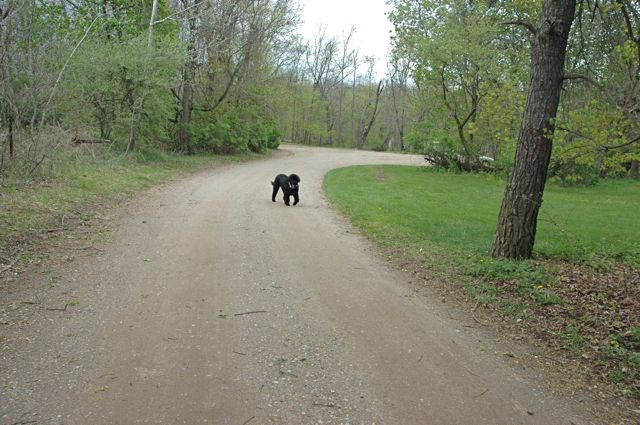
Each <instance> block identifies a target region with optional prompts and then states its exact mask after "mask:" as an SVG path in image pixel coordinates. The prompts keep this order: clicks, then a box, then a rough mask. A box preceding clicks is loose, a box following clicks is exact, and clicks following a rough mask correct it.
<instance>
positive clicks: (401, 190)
mask: <svg viewBox="0 0 640 425" xmlns="http://www.w3.org/2000/svg"><path fill="white" fill-rule="evenodd" d="M325 187H326V192H327V195H328V197H329V199H330V200H331V201H332V202H333V203H335V205H336V206H337V207H338V208H339V209H340V210H341V211H342V212H344V213H345V214H346V215H347V216H348V217H349V218H351V219H352V220H353V222H354V223H355V224H356V225H358V226H360V227H361V228H362V229H363V230H364V231H365V232H366V233H367V234H369V235H371V236H372V237H374V238H375V239H377V240H378V241H380V242H382V243H388V244H396V243H406V242H413V243H429V244H431V246H432V247H433V248H436V249H442V250H446V251H451V252H455V253H458V254H473V255H483V254H486V253H487V252H488V250H489V247H490V245H491V241H492V239H493V235H494V232H495V228H496V223H497V217H498V211H499V209H500V202H501V200H502V195H503V192H504V187H505V182H504V181H503V180H501V179H498V178H495V177H493V176H486V175H470V174H451V173H443V172H439V171H437V170H433V169H428V168H423V167H420V168H416V167H406V166H357V167H349V168H342V169H338V170H333V171H331V172H330V173H329V174H328V175H327V176H326V179H325ZM639 211H640V182H636V181H627V180H625V181H622V180H618V181H606V182H602V183H600V184H598V185H596V186H593V187H572V188H566V187H559V186H555V185H548V186H547V189H546V190H545V194H544V202H543V206H542V208H541V210H540V215H539V220H538V222H539V224H538V233H537V236H536V245H535V255H536V256H542V257H551V258H558V259H564V260H570V261H585V262H589V261H593V259H594V258H602V257H605V258H608V259H611V258H616V259H623V260H625V261H630V262H638V256H639V255H640V213H639Z"/></svg>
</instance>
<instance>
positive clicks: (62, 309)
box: [46, 303, 69, 311]
mask: <svg viewBox="0 0 640 425" xmlns="http://www.w3.org/2000/svg"><path fill="white" fill-rule="evenodd" d="M67 307H69V303H66V304H65V305H64V307H63V308H47V309H46V310H48V311H67Z"/></svg>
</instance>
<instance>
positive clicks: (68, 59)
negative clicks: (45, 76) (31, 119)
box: [40, 16, 98, 127]
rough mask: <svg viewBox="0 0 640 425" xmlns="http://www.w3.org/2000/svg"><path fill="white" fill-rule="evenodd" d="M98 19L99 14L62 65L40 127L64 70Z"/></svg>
mask: <svg viewBox="0 0 640 425" xmlns="http://www.w3.org/2000/svg"><path fill="white" fill-rule="evenodd" d="M97 20H98V16H96V17H95V18H94V19H93V21H91V24H90V25H89V27H87V29H86V31H85V32H84V35H83V36H82V38H81V39H80V41H78V44H76V47H74V48H73V50H72V51H71V54H70V55H69V57H68V58H67V61H66V62H65V63H64V65H63V66H62V69H61V70H60V73H59V74H58V79H57V80H56V82H55V84H54V85H53V88H52V89H51V93H50V94H49V99H47V103H46V104H45V105H44V108H43V109H42V118H41V119H40V127H42V126H43V125H44V120H45V118H46V117H47V108H48V107H49V104H50V103H51V100H52V99H53V95H54V94H55V93H56V89H57V88H58V84H60V80H62V75H63V74H64V71H65V70H66V69H67V66H69V62H71V58H73V55H74V54H75V53H76V51H77V50H78V48H79V47H80V45H81V44H82V42H83V41H84V39H85V38H87V35H89V31H91V28H92V27H93V24H95V23H96V21H97Z"/></svg>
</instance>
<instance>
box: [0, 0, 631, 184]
mask: <svg viewBox="0 0 640 425" xmlns="http://www.w3.org/2000/svg"><path fill="white" fill-rule="evenodd" d="M541 3H542V2H541V1H495V0H487V1H469V0H450V1H428V0H390V1H389V5H390V7H391V13H390V15H389V19H390V20H391V21H392V22H393V24H394V26H395V35H394V36H393V47H392V51H390V52H389V66H388V68H389V69H388V73H387V75H385V76H377V75H375V73H374V72H373V69H374V67H373V66H374V60H373V59H372V58H370V57H366V56H362V55H361V54H360V53H359V51H358V46H357V45H354V43H353V41H352V38H353V34H343V35H342V37H335V36H331V35H329V34H327V33H326V31H325V30H324V29H323V28H318V32H317V35H316V37H315V38H314V39H313V40H304V39H302V38H301V37H300V36H299V35H297V33H296V27H297V25H298V24H299V7H300V6H299V5H298V4H297V3H296V2H294V1H285V0H160V1H153V0H145V1H138V0H135V1H134V0H5V1H1V2H0V8H1V13H0V19H1V23H0V40H1V43H0V49H2V50H1V52H0V78H1V79H2V80H1V81H2V85H1V86H0V126H1V130H2V139H1V140H2V149H1V153H0V155H1V157H2V160H1V168H0V170H1V172H2V173H7V172H9V170H10V169H12V168H13V169H15V168H20V169H23V171H24V170H26V172H30V171H31V170H32V169H33V168H34V167H35V166H36V165H37V164H39V163H41V162H42V163H43V164H42V165H45V164H44V163H46V161H47V158H49V157H51V156H53V155H55V150H56V149H58V148H59V146H58V144H60V143H63V142H64V140H63V138H60V139H56V138H55V137H53V135H54V134H55V135H58V136H59V137H61V136H60V134H61V131H63V132H64V134H65V135H66V136H65V137H67V138H68V136H69V135H71V137H75V138H76V141H77V142H89V141H94V142H106V141H108V143H111V144H112V146H113V147H114V149H116V150H118V151H127V150H129V151H131V150H145V149H162V150H168V151H177V152H184V153H197V152H220V153H229V152H235V151H241V150H246V149H250V150H253V151H263V150H265V149H267V148H268V147H276V146H277V144H278V141H279V140H280V139H282V140H285V141H291V142H295V143H304V144H313V145H328V146H344V147H356V148H371V149H379V150H400V149H407V150H412V151H415V152H419V153H427V154H429V157H430V158H431V159H433V160H435V161H438V162H439V163H440V164H441V165H444V166H451V167H455V166H458V167H462V168H473V165H474V163H477V164H478V165H479V166H480V165H488V166H489V167H490V168H494V169H498V170H505V171H508V170H509V169H510V167H511V163H512V162H513V157H514V151H515V146H516V141H517V137H518V131H519V127H520V122H521V118H522V114H523V108H524V104H525V98H526V94H527V88H528V81H529V67H530V50H531V42H530V38H531V37H530V34H529V30H528V28H527V25H530V23H536V22H537V20H538V15H539V13H540V10H541ZM639 23H640V7H639V6H638V4H637V3H635V2H632V1H630V0H610V1H607V0H604V1H603V0H583V1H581V2H579V3H578V5H577V8H576V18H575V22H574V25H573V28H572V32H571V35H570V40H569V47H568V52H567V58H566V74H565V81H564V85H563V93H562V100H561V104H560V107H559V111H558V117H557V119H556V121H555V126H556V130H557V131H556V132H555V135H554V151H553V157H552V160H551V164H550V176H551V177H552V178H555V179H560V180H562V181H564V182H567V183H572V182H582V183H592V182H594V181H595V180H597V179H598V178H602V177H607V176H628V175H631V176H635V177H637V175H638V160H639V159H640V143H638V141H639V140H640V115H639V111H640V109H639V106H638V105H639V104H638V102H639V96H638V78H639V68H640V38H639V28H640V25H639ZM67 142H68V140H67ZM487 157H488V158H492V159H494V161H491V162H490V163H489V164H487V161H490V160H488V159H487ZM479 158H482V159H486V161H481V160H479ZM478 168H482V167H478Z"/></svg>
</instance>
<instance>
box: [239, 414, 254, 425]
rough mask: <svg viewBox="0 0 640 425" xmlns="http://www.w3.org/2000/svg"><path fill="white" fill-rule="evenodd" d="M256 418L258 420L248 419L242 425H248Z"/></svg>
mask: <svg viewBox="0 0 640 425" xmlns="http://www.w3.org/2000/svg"><path fill="white" fill-rule="evenodd" d="M255 418H256V417H255V416H252V417H250V418H249V419H247V420H246V421H244V422H243V423H242V425H247V424H248V423H249V422H251V421H252V420H254V419H255Z"/></svg>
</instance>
